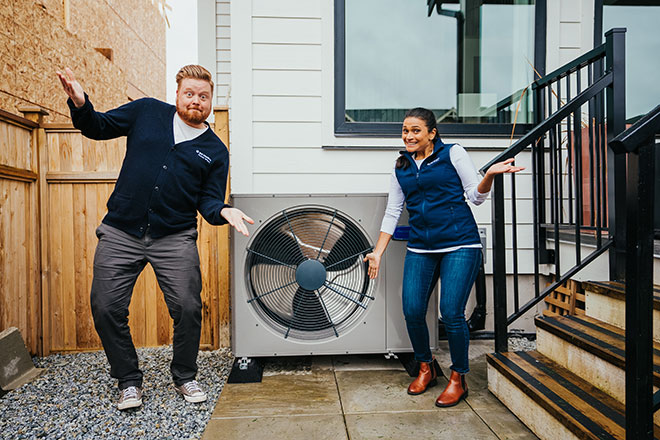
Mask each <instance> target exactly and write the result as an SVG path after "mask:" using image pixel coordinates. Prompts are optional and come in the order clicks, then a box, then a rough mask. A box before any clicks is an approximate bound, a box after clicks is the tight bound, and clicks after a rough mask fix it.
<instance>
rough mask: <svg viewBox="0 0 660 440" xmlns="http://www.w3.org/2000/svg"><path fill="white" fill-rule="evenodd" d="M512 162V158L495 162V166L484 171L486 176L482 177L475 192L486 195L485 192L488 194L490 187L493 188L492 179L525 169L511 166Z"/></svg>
mask: <svg viewBox="0 0 660 440" xmlns="http://www.w3.org/2000/svg"><path fill="white" fill-rule="evenodd" d="M514 160H515V159H514V158H511V159H507V160H505V161H502V162H497V163H496V164H493V165H492V166H491V167H490V168H488V171H486V175H485V176H484V178H483V179H481V182H479V186H478V187H477V191H479V192H480V193H481V194H486V193H487V192H489V191H490V188H491V186H493V179H494V178H495V176H496V175H498V174H506V173H517V172H518V171H522V170H524V169H525V167H517V166H515V165H512V164H513V161H514Z"/></svg>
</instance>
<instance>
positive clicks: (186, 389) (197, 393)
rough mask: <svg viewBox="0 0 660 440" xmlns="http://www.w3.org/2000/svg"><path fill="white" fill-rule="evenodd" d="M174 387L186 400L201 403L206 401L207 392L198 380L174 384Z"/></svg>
mask: <svg viewBox="0 0 660 440" xmlns="http://www.w3.org/2000/svg"><path fill="white" fill-rule="evenodd" d="M174 388H176V391H177V392H178V393H179V394H181V395H183V398H184V399H186V402H192V403H199V402H205V401H206V393H205V392H204V390H202V387H200V386H199V383H197V381H196V380H191V381H190V382H186V383H184V384H183V385H179V386H176V385H174Z"/></svg>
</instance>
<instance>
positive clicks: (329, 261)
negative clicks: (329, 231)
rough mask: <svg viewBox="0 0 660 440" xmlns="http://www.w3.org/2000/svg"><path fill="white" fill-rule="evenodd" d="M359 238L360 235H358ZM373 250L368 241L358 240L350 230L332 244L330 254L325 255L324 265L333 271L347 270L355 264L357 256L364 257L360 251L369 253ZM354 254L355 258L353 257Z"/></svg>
mask: <svg viewBox="0 0 660 440" xmlns="http://www.w3.org/2000/svg"><path fill="white" fill-rule="evenodd" d="M357 238H359V237H357ZM370 250H371V248H370V246H369V244H368V243H366V242H364V240H358V239H356V237H355V236H354V234H351V233H350V232H349V231H348V230H347V231H346V232H344V234H342V236H341V237H339V240H337V242H336V243H335V245H334V246H332V249H330V252H329V253H328V256H327V257H325V261H324V262H323V265H324V266H325V267H327V268H328V269H329V270H332V271H341V270H346V269H348V268H350V267H351V266H353V265H354V264H355V260H356V259H357V258H362V257H360V256H359V255H356V254H359V253H360V252H364V253H367V252H369V251H370ZM352 256H354V258H351V257H352Z"/></svg>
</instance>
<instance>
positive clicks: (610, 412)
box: [487, 351, 660, 440]
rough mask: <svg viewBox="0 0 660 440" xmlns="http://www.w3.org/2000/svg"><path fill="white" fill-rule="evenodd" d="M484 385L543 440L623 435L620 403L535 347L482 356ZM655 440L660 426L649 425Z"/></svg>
mask: <svg viewBox="0 0 660 440" xmlns="http://www.w3.org/2000/svg"><path fill="white" fill-rule="evenodd" d="M487 360H488V389H489V390H490V391H491V392H492V393H493V394H494V395H495V396H497V398H498V399H500V401H502V402H503V403H504V404H505V405H506V406H507V407H508V408H509V409H510V410H511V411H512V412H513V413H514V414H515V415H516V416H517V417H518V418H519V419H520V420H522V422H523V423H525V424H526V425H527V426H528V427H529V428H530V430H532V432H534V433H535V434H536V435H537V436H538V437H539V438H541V439H543V440H546V439H547V440H556V439H559V438H561V439H582V440H592V439H593V440H618V439H621V440H623V439H625V407H624V405H623V404H622V403H621V402H619V401H617V400H616V399H614V398H612V397H611V396H609V395H607V394H606V393H604V392H602V391H601V390H599V389H597V388H595V387H594V386H593V385H591V384H590V383H588V382H586V381H585V380H583V379H582V378H580V377H578V376H577V375H575V374H573V373H572V372H570V371H569V370H567V369H566V368H564V367H562V366H561V365H558V364H557V363H555V362H553V361H552V360H551V359H549V358H547V357H546V356H543V355H542V354H540V353H538V352H536V351H530V352H507V353H493V354H489V355H487ZM654 434H655V438H656V439H660V427H659V426H658V425H655V426H654Z"/></svg>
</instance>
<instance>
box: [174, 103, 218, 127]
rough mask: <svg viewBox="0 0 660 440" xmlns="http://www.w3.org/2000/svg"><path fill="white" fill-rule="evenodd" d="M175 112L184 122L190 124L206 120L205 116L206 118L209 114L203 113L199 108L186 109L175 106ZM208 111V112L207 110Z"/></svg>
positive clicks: (197, 123)
mask: <svg viewBox="0 0 660 440" xmlns="http://www.w3.org/2000/svg"><path fill="white" fill-rule="evenodd" d="M176 112H177V113H178V114H179V117H180V118H181V119H183V120H184V121H186V122H189V123H191V124H195V125H199V124H201V123H202V122H204V121H206V118H208V116H209V114H208V113H207V114H204V113H202V111H201V110H196V111H195V110H188V109H185V108H179V107H177V108H176ZM209 113H210V112H209Z"/></svg>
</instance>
